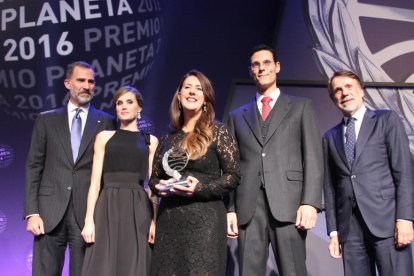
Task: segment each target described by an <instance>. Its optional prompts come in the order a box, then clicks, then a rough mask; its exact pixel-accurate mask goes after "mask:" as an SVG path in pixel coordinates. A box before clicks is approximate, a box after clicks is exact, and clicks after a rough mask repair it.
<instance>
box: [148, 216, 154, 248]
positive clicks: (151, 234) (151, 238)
mask: <svg viewBox="0 0 414 276" xmlns="http://www.w3.org/2000/svg"><path fill="white" fill-rule="evenodd" d="M148 242H149V243H150V244H154V243H155V221H154V220H153V219H152V220H151V225H150V229H149V233H148Z"/></svg>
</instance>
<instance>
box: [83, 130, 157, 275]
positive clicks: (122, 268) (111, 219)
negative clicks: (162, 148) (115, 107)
mask: <svg viewBox="0 0 414 276" xmlns="http://www.w3.org/2000/svg"><path fill="white" fill-rule="evenodd" d="M149 141H150V137H149V135H147V134H144V133H142V132H133V131H126V130H117V131H116V132H115V134H114V135H113V136H112V137H111V138H110V139H109V141H108V142H107V144H106V146H105V157H104V164H103V174H102V176H103V187H102V190H101V193H100V195H99V198H98V201H97V203H96V207H95V213H94V220H95V243H94V244H92V245H90V246H89V247H87V249H86V252H85V258H84V262H83V267H82V275H91V276H92V275H93V276H95V275H100V276H104V275H108V276H113V275H117V276H121V275H125V276H129V275H131V276H132V275H134V276H136V275H149V264H150V263H149V262H150V253H151V251H150V247H149V244H148V241H147V239H148V231H149V226H150V222H151V207H150V206H151V205H150V201H149V199H148V196H147V193H146V192H145V190H144V180H145V179H146V176H147V173H148V152H149V149H148V144H149Z"/></svg>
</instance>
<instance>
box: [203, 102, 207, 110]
mask: <svg viewBox="0 0 414 276" xmlns="http://www.w3.org/2000/svg"><path fill="white" fill-rule="evenodd" d="M206 111H207V103H204V104H203V112H206Z"/></svg>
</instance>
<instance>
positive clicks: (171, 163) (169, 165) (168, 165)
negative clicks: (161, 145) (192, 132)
mask: <svg viewBox="0 0 414 276" xmlns="http://www.w3.org/2000/svg"><path fill="white" fill-rule="evenodd" d="M188 159H189V155H188V153H187V151H186V150H185V149H183V148H180V147H173V148H170V149H169V150H168V151H166V152H165V153H164V156H163V158H162V166H163V168H164V170H165V172H166V173H167V174H168V175H169V176H171V177H174V178H175V179H180V178H181V174H180V173H179V172H180V171H182V170H183V169H184V168H185V167H186V166H187V163H188Z"/></svg>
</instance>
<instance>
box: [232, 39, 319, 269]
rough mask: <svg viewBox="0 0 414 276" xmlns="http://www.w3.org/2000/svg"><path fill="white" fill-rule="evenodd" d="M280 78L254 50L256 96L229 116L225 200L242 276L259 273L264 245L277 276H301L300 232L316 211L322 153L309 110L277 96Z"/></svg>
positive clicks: (271, 61) (265, 53) (266, 54)
mask: <svg viewBox="0 0 414 276" xmlns="http://www.w3.org/2000/svg"><path fill="white" fill-rule="evenodd" d="M279 71H280V63H279V61H277V59H276V56H275V54H274V52H273V49H272V48H270V47H268V46H265V45H260V46H256V47H255V48H253V50H252V52H251V55H250V75H251V76H252V77H253V79H254V81H255V83H256V87H257V93H256V97H255V98H254V100H253V101H251V102H249V103H248V104H246V105H244V106H242V107H240V108H238V109H236V110H234V111H232V112H230V114H229V122H228V125H229V128H230V130H231V131H232V132H233V134H234V136H235V138H236V140H237V142H238V145H239V149H240V158H241V160H240V161H241V167H240V168H241V172H242V173H241V183H240V185H239V186H238V188H237V189H236V192H235V194H234V197H233V198H230V204H229V207H228V210H229V212H228V215H227V219H228V235H229V237H237V236H238V237H239V252H240V259H239V262H240V273H241V275H248V276H250V275H265V274H266V263H267V259H268V252H269V250H268V249H269V243H270V244H271V246H272V249H273V252H274V255H275V256H276V263H277V266H278V270H279V273H280V275H282V276H287V275H292V276H300V275H306V264H305V261H306V250H305V239H306V234H307V231H306V230H308V229H311V228H312V227H314V226H315V223H316V218H317V215H316V213H317V209H319V208H320V207H321V197H322V176H323V162H322V160H323V158H322V146H321V142H320V133H319V127H318V124H317V121H316V119H315V114H314V111H313V108H312V104H311V101H310V100H307V99H303V98H296V97H289V96H287V95H284V94H283V93H281V91H280V89H279V88H278V87H277V85H276V75H277V73H279Z"/></svg>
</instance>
